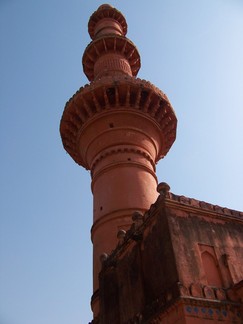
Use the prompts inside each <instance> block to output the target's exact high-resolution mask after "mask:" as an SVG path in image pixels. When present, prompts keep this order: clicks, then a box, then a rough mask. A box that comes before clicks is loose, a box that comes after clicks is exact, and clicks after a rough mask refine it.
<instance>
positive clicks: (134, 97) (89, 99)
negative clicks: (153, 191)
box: [60, 4, 177, 169]
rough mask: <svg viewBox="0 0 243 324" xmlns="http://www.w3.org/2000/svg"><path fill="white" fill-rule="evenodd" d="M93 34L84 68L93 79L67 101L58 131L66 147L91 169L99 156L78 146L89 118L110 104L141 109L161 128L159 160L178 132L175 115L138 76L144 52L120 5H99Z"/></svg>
mask: <svg viewBox="0 0 243 324" xmlns="http://www.w3.org/2000/svg"><path fill="white" fill-rule="evenodd" d="M88 31H89V34H90V37H91V39H92V41H91V43H90V44H89V45H88V46H87V48H86V49H85V51H84V54H83V60H82V63H83V70H84V73H85V75H86V76H87V78H88V79H89V81H90V82H91V83H90V84H89V85H85V86H84V87H81V88H80V89H79V90H78V91H77V92H76V94H74V95H73V97H72V98H71V99H70V100H69V101H68V102H67V104H66V106H65V109H64V113H63V116H62V120H61V125H60V132H61V136H62V141H63V145H64V148H65V149H66V151H67V152H68V153H69V154H70V155H71V157H72V158H73V159H74V160H75V162H77V163H78V164H80V165H82V166H83V167H85V168H86V169H92V165H94V164H95V161H90V160H89V159H88V158H87V156H86V148H82V149H80V147H79V140H80V134H81V132H82V129H83V128H84V127H85V126H86V124H87V123H88V122H89V120H91V119H93V118H96V116H97V115H99V114H102V113H103V112H104V111H107V110H111V109H116V110H119V109H126V110H131V111H138V112H140V113H143V114H144V115H145V116H146V117H148V118H150V119H152V120H153V121H154V123H156V124H157V126H158V127H159V128H160V132H161V143H160V148H159V150H158V152H157V154H156V157H155V162H157V161H158V160H159V159H161V158H163V157H164V156H165V155H166V154H167V152H168V151H169V149H170V147H171V145H172V144H173V142H174V140H175V138H176V125H177V119H176V116H175V113H174V110H173V108H172V106H171V104H170V102H169V100H168V98H167V96H166V95H165V94H164V93H163V92H162V91H160V90H159V89H158V88H157V87H155V86H154V85H152V84H151V83H150V82H148V81H145V80H141V79H139V78H136V75H137V73H138V71H139V69H140V56H139V53H138V50H137V48H136V46H135V45H134V44H133V43H132V42H131V41H130V40H129V39H128V38H127V37H126V33H127V23H126V20H125V18H124V16H123V15H122V14H121V13H120V11H118V10H117V9H115V8H113V7H112V6H110V5H108V4H104V5H101V6H100V7H99V8H98V9H97V11H95V12H94V13H93V14H92V16H91V17H90V20H89V23H88Z"/></svg>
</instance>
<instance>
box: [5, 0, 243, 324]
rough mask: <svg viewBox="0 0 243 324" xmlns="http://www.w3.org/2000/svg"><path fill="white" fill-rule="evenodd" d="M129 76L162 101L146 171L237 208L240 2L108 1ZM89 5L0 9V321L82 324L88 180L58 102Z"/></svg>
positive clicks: (242, 136)
mask: <svg viewBox="0 0 243 324" xmlns="http://www.w3.org/2000/svg"><path fill="white" fill-rule="evenodd" d="M109 3H110V4H111V5H113V6H115V7H116V8H117V9H119V10H120V11H121V12H122V13H123V14H124V15H125V17H126V19H127V23H128V34H127V37H128V38H130V39H131V40H132V41H133V42H134V43H135V44H136V46H137V48H138V50H139V52H140V55H141V62H142V67H141V70H140V72H139V74H138V77H140V78H141V79H146V80H149V81H151V82H152V83H153V84H155V85H156V86H157V87H158V88H160V89H161V90H162V91H163V92H165V93H166V94H167V96H168V97H169V99H170V101H171V103H172V105H173V107H174V110H175V112H176V114H177V118H178V128H177V139H176V142H175V144H174V145H173V147H172V148H171V150H170V152H169V153H168V155H167V156H166V157H165V158H164V159H163V160H161V161H160V162H159V163H158V165H157V176H158V181H159V182H161V181H165V182H167V183H168V184H169V185H170V187H171V191H172V192H173V193H175V194H179V195H184V196H188V197H191V198H196V199H199V200H203V201H207V202H210V203H213V204H216V205H220V206H223V207H225V206H227V207H228V208H231V209H236V210H241V211H242V210H243V199H242V184H243V126H242V120H243V3H242V1H241V0H214V1H212V0H198V1H195V0H184V1H181V0H163V1H162V0H153V1H146V0H132V1H131V0H123V1H112V0H111V1H110V2H109ZM101 4H103V2H102V1H99V0H90V1H88V0H86V1H84V0H69V1H63V0H58V1H57V0H48V1H43V0H35V1H33V0H22V1H19V0H18V1H17V0H0V44H1V51H0V71H1V72H0V75H1V77H0V149H1V160H0V161H1V168H0V183H1V195H0V286H1V290H0V324H55V323H58V324H67V323H68V324H69V323H72V324H83V323H84V324H87V323H88V322H89V321H90V320H91V318H92V315H91V311H90V297H91V295H92V245H91V242H90V227H91V225H92V194H91V190H90V174H89V172H88V171H86V170H84V169H82V168H81V167H79V166H78V165H76V164H75V163H74V162H73V160H72V159H71V158H70V156H69V155H68V154H67V153H66V152H65V151H64V149H63V147H62V142H61V139H60V135H59V123H60V118H61V116H62V112H63V108H64V105H65V103H66V101H67V100H68V99H69V98H70V97H71V96H72V95H73V94H74V93H75V92H76V91H77V90H78V89H79V88H80V87H81V86H83V85H84V84H86V83H88V80H87V79H86V77H85V75H84V74H83V71H82V64H81V60H82V55H83V52H84V49H85V47H86V46H87V45H88V43H89V42H90V38H89V35H88V31H87V23H88V20H89V17H90V15H91V14H92V13H93V12H94V11H95V10H96V9H97V8H98V6H99V5H101Z"/></svg>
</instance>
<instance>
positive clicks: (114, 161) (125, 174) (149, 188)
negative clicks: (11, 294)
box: [60, 5, 177, 316]
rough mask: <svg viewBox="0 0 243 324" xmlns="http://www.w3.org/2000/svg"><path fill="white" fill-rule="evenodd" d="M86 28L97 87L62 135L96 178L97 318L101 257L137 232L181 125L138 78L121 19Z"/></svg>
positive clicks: (85, 92)
mask: <svg viewBox="0 0 243 324" xmlns="http://www.w3.org/2000/svg"><path fill="white" fill-rule="evenodd" d="M88 28H89V34H90V36H91V38H92V42H91V43H90V44H89V45H88V47H87V48H86V50H85V52H84V55H83V69H84V73H85V74H86V76H87V77H88V79H89V80H90V81H91V83H90V85H86V86H85V87H83V88H81V89H80V90H79V91H78V92H77V93H76V94H75V95H74V96H73V97H72V98H71V99H70V100H69V101H68V102H67V104H66V107H65V110H64V113H63V116H62V120H61V126H60V131H61V136H62V140H63V145H64V148H65V149H66V150H67V152H68V153H69V154H70V155H71V157H72V158H73V159H74V161H75V162H77V163H78V164H80V165H81V166H83V167H85V168H86V169H88V170H91V177H92V192H93V196H94V214H93V226H92V230H91V237H92V242H93V286H94V292H95V294H94V297H93V299H92V309H93V311H94V315H95V316H96V315H98V312H99V298H98V288H99V284H98V274H99V271H100V267H101V266H100V260H99V259H100V255H101V254H102V253H104V252H105V253H108V254H109V253H110V252H111V251H112V250H113V249H114V248H115V247H116V244H117V237H116V236H117V231H118V230H119V229H125V230H126V229H127V228H128V227H129V226H130V225H131V215H132V213H133V212H134V211H140V212H142V213H143V212H145V211H146V210H148V209H149V207H150V205H151V204H152V203H153V202H154V201H155V200H156V198H157V195H158V194H157V191H156V187H157V178H156V175H155V164H156V162H157V161H158V160H159V159H161V158H163V157H164V156H165V155H166V153H167V152H168V151H169V149H170V147H171V145H172V144H173V142H174V140H175V136H176V123H177V121H176V117H175V114H174V111H173V109H172V107H171V105H170V103H169V100H168V98H167V97H166V95H165V94H164V93H162V92H161V91H160V90H159V89H157V88H156V87H155V86H153V85H152V84H151V83H149V82H147V81H144V80H140V79H137V78H136V75H137V73H138V70H139V68H140V56H139V53H138V51H137V49H136V47H135V45H134V44H133V43H132V42H131V41H130V40H129V39H128V38H126V36H125V35H126V32H127V24H126V20H125V18H124V17H123V15H122V14H121V13H120V12H119V11H118V10H116V9H115V8H113V7H111V6H109V5H102V6H100V7H99V8H98V10H97V11H96V12H94V14H93V15H92V16H91V17H90V20H89V25H88Z"/></svg>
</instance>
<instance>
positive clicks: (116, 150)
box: [90, 147, 156, 174]
mask: <svg viewBox="0 0 243 324" xmlns="http://www.w3.org/2000/svg"><path fill="white" fill-rule="evenodd" d="M118 153H136V154H139V155H142V156H143V157H144V158H145V159H146V160H148V161H149V162H150V163H151V165H152V168H153V170H154V171H155V168H156V167H155V163H154V161H153V159H152V158H151V156H150V155H149V154H148V153H146V152H145V151H143V150H142V149H138V148H136V149H135V148H133V147H117V148H111V149H109V150H106V151H104V152H102V153H101V154H100V155H99V157H98V158H97V159H95V160H94V162H93V164H92V165H91V168H90V170H91V174H93V172H94V169H95V168H96V166H97V164H98V163H99V162H100V161H102V160H103V159H104V158H106V157H107V156H110V155H113V154H118Z"/></svg>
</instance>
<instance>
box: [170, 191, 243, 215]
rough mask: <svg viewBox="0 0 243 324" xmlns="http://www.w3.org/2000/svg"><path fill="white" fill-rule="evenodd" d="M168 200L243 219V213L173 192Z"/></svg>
mask: <svg viewBox="0 0 243 324" xmlns="http://www.w3.org/2000/svg"><path fill="white" fill-rule="evenodd" d="M168 199H169V200H172V201H176V202H178V203H180V204H183V205H187V206H191V207H194V208H199V209H200V210H206V211H209V212H215V213H218V214H223V215H225V216H229V217H233V218H238V219H243V212H240V211H237V210H233V209H229V208H225V207H220V206H218V205H212V204H209V203H207V202H205V201H200V200H197V199H193V198H188V197H185V196H179V195H175V194H173V193H171V192H170V193H169V196H168Z"/></svg>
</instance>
